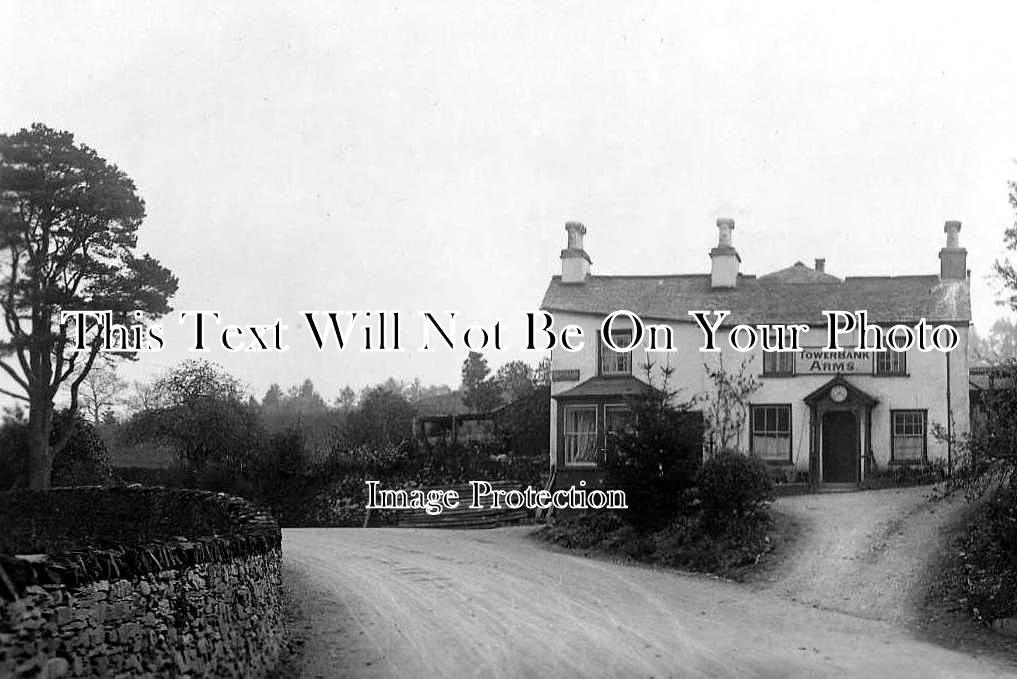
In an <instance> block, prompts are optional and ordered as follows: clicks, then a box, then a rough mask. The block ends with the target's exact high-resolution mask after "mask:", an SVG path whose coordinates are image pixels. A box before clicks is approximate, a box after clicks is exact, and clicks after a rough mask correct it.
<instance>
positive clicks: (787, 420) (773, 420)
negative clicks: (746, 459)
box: [749, 403, 791, 462]
mask: <svg viewBox="0 0 1017 679" xmlns="http://www.w3.org/2000/svg"><path fill="white" fill-rule="evenodd" d="M751 418H752V437H751V441H750V443H749V445H750V450H751V451H752V454H753V455H756V456H757V457H760V458H762V459H764V460H772V461H774V462H790V461H791V404H790V403H780V404H771V405H754V406H752V413H751Z"/></svg>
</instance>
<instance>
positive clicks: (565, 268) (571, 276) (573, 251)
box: [561, 222, 592, 283]
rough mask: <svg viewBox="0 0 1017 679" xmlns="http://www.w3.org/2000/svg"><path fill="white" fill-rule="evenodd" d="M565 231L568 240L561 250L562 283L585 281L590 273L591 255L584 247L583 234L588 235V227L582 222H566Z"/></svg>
mask: <svg viewBox="0 0 1017 679" xmlns="http://www.w3.org/2000/svg"><path fill="white" fill-rule="evenodd" d="M565 231H566V232H568V242H567V244H566V245H567V246H566V248H565V249H564V250H562V251H561V280H562V283H584V282H586V277H587V276H588V275H590V264H592V262H591V261H590V256H589V255H588V254H586V250H584V249H583V236H584V235H586V227H585V226H583V224H582V223H581V222H566V223H565Z"/></svg>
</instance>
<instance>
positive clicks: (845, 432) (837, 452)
mask: <svg viewBox="0 0 1017 679" xmlns="http://www.w3.org/2000/svg"><path fill="white" fill-rule="evenodd" d="M823 481H825V482H827V483H856V482H857V481H858V420H857V419H856V418H855V414H854V413H852V412H850V411H847V410H834V411H831V412H828V413H826V414H825V415H823Z"/></svg>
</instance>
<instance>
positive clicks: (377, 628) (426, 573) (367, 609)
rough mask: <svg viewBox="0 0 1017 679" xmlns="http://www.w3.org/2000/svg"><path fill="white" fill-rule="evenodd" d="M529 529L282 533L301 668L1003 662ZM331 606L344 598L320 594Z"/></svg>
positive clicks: (902, 666)
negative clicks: (292, 579) (300, 618)
mask: <svg viewBox="0 0 1017 679" xmlns="http://www.w3.org/2000/svg"><path fill="white" fill-rule="evenodd" d="M531 530H532V528H527V527H517V528H506V529H495V530H486V531H485V530H480V531H444V530H427V529H417V530H414V529H409V530H407V529H355V528H354V529H295V530H285V531H284V532H283V536H284V537H283V554H284V560H285V562H286V566H287V568H290V569H294V570H295V571H297V572H299V573H300V574H301V575H302V576H303V577H302V579H305V580H306V581H307V582H308V587H309V588H310V590H311V593H310V594H305V596H308V597H311V599H312V601H311V602H309V605H308V607H307V608H308V615H309V616H310V617H311V618H312V619H311V623H312V624H313V625H314V627H315V628H316V629H320V630H321V632H320V633H317V634H313V635H312V638H311V639H310V641H309V642H308V644H307V646H306V654H305V658H304V670H305V675H306V676H323V677H331V676H343V677H347V676H348V677H355V678H356V677H370V678H372V679H373V678H378V677H415V676H427V677H482V678H485V679H486V678H491V679H501V678H503V677H505V678H511V677H669V676H674V677H693V678H695V677H816V676H823V677H826V676H899V677H908V676H916V677H917V676H921V677H980V676H1001V675H1002V674H1004V673H1005V672H1007V671H1008V668H1004V667H1002V666H1000V665H998V664H994V661H988V660H983V659H977V658H972V657H969V656H966V655H964V654H961V653H956V652H953V651H948V650H945V649H942V648H939V647H937V646H933V645H930V644H928V643H924V642H921V641H918V640H916V639H914V638H913V637H911V636H910V635H908V634H907V633H906V632H904V631H902V630H900V629H899V628H897V627H894V626H893V625H890V624H888V623H885V622H881V621H874V620H865V619H861V618H857V617H853V616H850V615H845V614H843V613H838V612H835V611H829V610H823V609H819V608H815V607H811V606H806V605H802V604H797V603H794V602H791V601H788V600H787V599H786V598H784V597H781V596H778V595H777V594H775V593H774V592H766V591H758V588H756V589H753V588H751V587H745V586H741V585H737V584H733V583H730V582H725V581H719V580H715V579H711V578H708V577H699V576H690V575H683V574H678V573H674V572H670V571H664V570H658V569H653V568H648V567H637V566H627V565H624V564H617V563H611V562H604V561H599V560H594V559H586V558H583V557H580V556H576V555H574V554H567V553H563V552H561V551H557V550H553V549H547V548H545V547H544V546H542V545H540V544H538V543H536V542H535V541H533V540H532V539H531V538H529V537H528V533H529V532H530V531H531ZM325 601H333V602H337V604H336V605H332V606H329V607H321V606H318V605H317V604H319V603H321V602H325ZM319 609H320V610H319ZM335 616H344V619H342V620H338V621H337V620H334V619H333V618H334V617H335ZM1011 676H1017V675H1011Z"/></svg>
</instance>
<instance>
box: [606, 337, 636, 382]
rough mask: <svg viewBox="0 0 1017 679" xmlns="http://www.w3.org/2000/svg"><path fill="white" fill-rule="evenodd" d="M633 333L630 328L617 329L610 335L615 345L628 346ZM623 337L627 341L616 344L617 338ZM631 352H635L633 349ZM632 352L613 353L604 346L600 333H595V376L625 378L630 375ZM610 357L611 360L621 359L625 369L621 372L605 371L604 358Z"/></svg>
mask: <svg viewBox="0 0 1017 679" xmlns="http://www.w3.org/2000/svg"><path fill="white" fill-rule="evenodd" d="M633 335H634V333H633V331H632V329H630V328H619V329H617V330H614V331H613V332H612V333H611V339H613V340H615V342H616V343H617V344H629V343H631V341H632V337H633ZM619 336H621V337H625V338H627V341H625V342H618V341H617V339H618V337H619ZM632 351H635V349H633V350H632ZM632 351H615V350H614V349H611V348H609V347H608V346H607V345H605V344H604V341H603V338H602V337H601V333H600V331H599V330H598V331H597V376H598V377H625V376H627V375H631V374H632ZM608 355H610V357H611V358H615V359H617V358H619V357H620V358H622V359H623V360H624V361H625V362H626V367H625V368H624V369H622V370H610V371H607V370H605V360H604V359H605V357H606V356H608Z"/></svg>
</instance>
